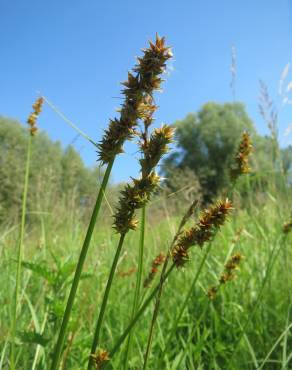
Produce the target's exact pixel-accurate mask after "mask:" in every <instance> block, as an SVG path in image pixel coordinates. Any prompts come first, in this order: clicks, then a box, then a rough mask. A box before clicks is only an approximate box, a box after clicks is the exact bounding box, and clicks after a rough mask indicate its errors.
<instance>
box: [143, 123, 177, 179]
mask: <svg viewBox="0 0 292 370" xmlns="http://www.w3.org/2000/svg"><path fill="white" fill-rule="evenodd" d="M173 136H174V128H172V127H170V126H168V125H163V126H162V127H160V128H156V129H155V130H154V131H153V133H152V134H151V136H150V139H149V140H147V141H144V142H143V143H142V144H141V150H142V152H143V153H144V156H143V158H142V159H140V164H141V168H142V173H147V172H149V171H151V169H152V168H154V167H156V165H157V164H158V162H159V160H160V159H161V157H162V156H163V155H164V154H166V153H167V151H168V146H169V144H170V143H171V142H172V141H173Z"/></svg>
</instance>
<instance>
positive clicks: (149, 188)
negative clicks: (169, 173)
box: [114, 96, 174, 234]
mask: <svg viewBox="0 0 292 370" xmlns="http://www.w3.org/2000/svg"><path fill="white" fill-rule="evenodd" d="M155 110H156V106H155V105H154V104H153V99H152V98H149V96H148V98H145V99H144V100H143V107H142V110H141V113H140V114H141V117H143V118H142V119H143V122H144V131H143V132H141V133H140V135H139V136H140V142H139V146H140V151H141V153H142V158H141V159H140V165H141V177H140V178H139V179H133V182H132V183H131V184H127V185H126V187H125V189H124V190H123V191H122V192H121V197H120V199H119V203H118V207H117V211H116V213H115V215H114V228H115V229H116V231H117V232H118V233H120V234H125V233H127V232H128V231H129V230H131V229H132V230H134V229H136V227H137V224H138V221H137V220H136V218H135V211H136V210H137V209H139V208H142V207H143V206H144V205H145V204H146V203H147V202H148V201H149V200H150V197H151V194H152V193H153V192H154V190H155V188H156V187H157V185H158V183H159V180H160V178H159V176H158V175H157V174H156V173H155V167H156V165H157V164H158V162H159V160H160V159H161V157H162V156H163V155H164V154H165V153H166V152H167V151H168V145H169V144H170V142H171V141H172V137H173V134H174V130H173V129H172V128H170V127H169V126H167V125H164V126H162V127H161V128H160V129H155V130H154V131H153V133H152V134H151V136H150V139H149V138H148V128H149V126H150V125H151V123H152V122H153V113H154V112H155Z"/></svg>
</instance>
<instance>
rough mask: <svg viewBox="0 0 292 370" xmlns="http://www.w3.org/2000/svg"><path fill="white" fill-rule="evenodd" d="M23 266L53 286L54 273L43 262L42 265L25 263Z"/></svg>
mask: <svg viewBox="0 0 292 370" xmlns="http://www.w3.org/2000/svg"><path fill="white" fill-rule="evenodd" d="M21 264H22V266H23V267H24V268H26V269H28V270H31V271H32V272H34V273H35V274H37V275H39V276H41V277H43V278H44V279H45V280H47V281H48V283H50V284H51V285H53V284H54V281H55V274H54V271H53V270H51V269H49V268H48V267H47V266H45V265H44V264H43V263H42V262H41V263H33V262H28V261H23V262H22V263H21Z"/></svg>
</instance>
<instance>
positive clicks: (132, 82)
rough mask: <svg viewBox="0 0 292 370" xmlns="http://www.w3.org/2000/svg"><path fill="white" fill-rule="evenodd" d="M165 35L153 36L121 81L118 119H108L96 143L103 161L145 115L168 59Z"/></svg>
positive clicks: (105, 161)
mask: <svg viewBox="0 0 292 370" xmlns="http://www.w3.org/2000/svg"><path fill="white" fill-rule="evenodd" d="M164 43H165V40H164V38H159V37H158V36H156V42H155V44H154V43H150V47H149V48H146V49H144V50H143V56H142V57H140V58H138V63H137V65H136V66H135V67H134V69H133V73H131V72H129V73H128V80H127V81H125V82H123V83H122V85H123V86H124V89H123V90H122V94H123V95H124V103H123V104H122V107H121V110H120V118H119V119H117V118H116V119H114V120H111V121H110V125H109V127H108V129H106V130H105V132H104V136H103V138H102V140H101V141H100V143H99V144H98V156H99V160H101V161H102V163H104V164H105V163H109V162H110V161H111V160H112V159H113V158H114V157H115V156H116V155H117V154H119V153H122V152H123V149H122V147H123V144H124V142H125V141H126V140H130V139H131V138H132V137H133V135H135V128H136V126H137V121H138V120H139V119H143V118H144V117H145V99H147V98H148V96H150V97H151V98H152V94H153V92H154V91H155V90H158V89H159V88H160V85H161V83H162V79H161V78H160V75H161V74H162V73H163V72H164V69H165V66H166V64H165V63H166V61H167V60H168V59H169V58H171V56H172V54H171V52H170V48H169V47H167V46H165V45H164ZM147 109H148V112H146V114H148V116H149V114H150V113H149V112H152V113H153V111H154V110H155V109H156V106H155V105H152V106H151V107H150V106H149V105H148V107H147Z"/></svg>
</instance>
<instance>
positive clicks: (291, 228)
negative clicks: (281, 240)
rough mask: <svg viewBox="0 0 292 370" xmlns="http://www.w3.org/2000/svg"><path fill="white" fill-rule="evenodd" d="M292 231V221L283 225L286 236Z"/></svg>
mask: <svg viewBox="0 0 292 370" xmlns="http://www.w3.org/2000/svg"><path fill="white" fill-rule="evenodd" d="M290 231H292V219H291V220H290V221H288V222H285V224H284V225H283V232H284V233H285V234H288V233H289V232H290Z"/></svg>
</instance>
